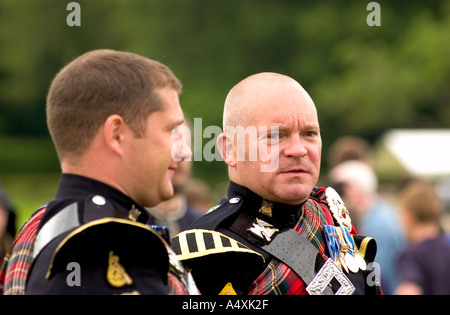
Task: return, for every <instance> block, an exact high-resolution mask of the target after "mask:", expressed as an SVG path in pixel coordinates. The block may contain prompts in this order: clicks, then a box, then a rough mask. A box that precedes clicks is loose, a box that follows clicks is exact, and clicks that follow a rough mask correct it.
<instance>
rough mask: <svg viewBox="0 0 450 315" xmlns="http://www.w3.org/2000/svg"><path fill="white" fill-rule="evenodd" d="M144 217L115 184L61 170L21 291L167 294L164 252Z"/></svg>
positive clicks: (137, 206) (156, 234)
mask: <svg viewBox="0 0 450 315" xmlns="http://www.w3.org/2000/svg"><path fill="white" fill-rule="evenodd" d="M149 223H151V218H150V217H149V215H148V214H147V212H146V210H145V209H144V208H142V207H141V206H140V205H138V204H137V203H136V202H135V201H133V200H132V199H131V198H129V197H128V196H126V195H125V194H123V193H122V192H120V191H118V190H117V189H115V188H113V187H111V186H109V185H106V184H104V183H101V182H99V181H96V180H93V179H90V178H86V177H82V176H78V175H73V174H63V175H62V176H61V180H60V183H59V186H58V192H57V194H56V197H55V199H54V200H53V201H51V202H49V203H48V205H47V209H46V212H45V214H44V215H43V218H42V220H41V222H40V226H39V229H38V233H37V237H36V241H35V248H34V256H35V259H34V262H33V265H32V267H31V270H30V273H29V275H28V278H27V285H26V294H133V293H140V294H167V293H168V290H169V287H168V283H167V282H168V276H167V274H168V269H169V259H168V252H167V250H166V247H165V243H164V242H163V239H162V238H161V236H160V235H159V234H158V233H155V232H154V231H153V230H152V229H150V228H149V227H148V226H147V224H149Z"/></svg>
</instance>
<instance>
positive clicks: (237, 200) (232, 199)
mask: <svg viewBox="0 0 450 315" xmlns="http://www.w3.org/2000/svg"><path fill="white" fill-rule="evenodd" d="M240 200H241V199H239V198H238V197H234V198H231V199H230V201H228V202H229V203H238V202H239V201H240Z"/></svg>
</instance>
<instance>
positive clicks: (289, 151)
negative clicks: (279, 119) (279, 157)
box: [284, 134, 308, 157]
mask: <svg viewBox="0 0 450 315" xmlns="http://www.w3.org/2000/svg"><path fill="white" fill-rule="evenodd" d="M307 153H308V150H307V148H306V147H305V145H304V143H303V141H302V138H301V137H300V135H298V134H293V135H292V136H291V137H289V141H288V145H287V147H286V148H285V149H284V155H286V156H295V157H302V156H305V155H306V154H307Z"/></svg>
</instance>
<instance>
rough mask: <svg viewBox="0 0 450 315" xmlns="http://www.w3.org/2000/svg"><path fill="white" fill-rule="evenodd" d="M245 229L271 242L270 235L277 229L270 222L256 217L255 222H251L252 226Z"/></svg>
mask: <svg viewBox="0 0 450 315" xmlns="http://www.w3.org/2000/svg"><path fill="white" fill-rule="evenodd" d="M247 231H249V232H251V233H252V234H253V235H255V236H257V237H259V238H261V239H263V240H265V241H266V242H271V241H272V236H273V235H274V234H275V233H276V232H278V231H279V230H278V229H277V228H275V227H274V226H273V225H272V224H270V223H267V222H266V221H263V220H261V219H258V218H256V222H253V226H252V227H250V228H249V229H247Z"/></svg>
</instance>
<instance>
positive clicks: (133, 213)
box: [128, 205, 141, 222]
mask: <svg viewBox="0 0 450 315" xmlns="http://www.w3.org/2000/svg"><path fill="white" fill-rule="evenodd" d="M140 215H141V211H139V210H138V209H136V207H135V206H134V205H133V206H132V207H131V209H130V211H128V219H130V220H131V221H133V222H136V221H137V219H138V217H139V216H140Z"/></svg>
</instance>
